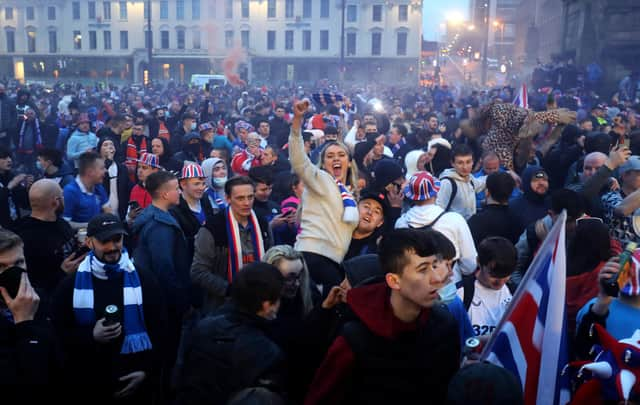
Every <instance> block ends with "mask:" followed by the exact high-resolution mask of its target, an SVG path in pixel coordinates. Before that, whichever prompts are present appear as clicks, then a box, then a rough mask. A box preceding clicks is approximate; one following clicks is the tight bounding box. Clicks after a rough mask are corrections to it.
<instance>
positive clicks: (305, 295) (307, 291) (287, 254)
mask: <svg viewBox="0 0 640 405" xmlns="http://www.w3.org/2000/svg"><path fill="white" fill-rule="evenodd" d="M282 260H291V261H294V260H300V262H302V271H301V272H300V296H301V297H302V313H303V314H304V315H305V316H306V315H307V314H308V313H309V312H311V310H312V309H313V300H312V298H311V281H310V278H309V269H308V268H307V263H306V262H305V260H304V256H303V255H302V253H301V252H298V251H297V250H295V249H294V248H292V247H291V246H289V245H276V246H273V247H272V248H271V249H269V250H267V251H266V252H265V254H264V257H263V258H262V261H263V262H265V263H269V264H272V265H274V266H276V267H278V263H280V262H281V261H282Z"/></svg>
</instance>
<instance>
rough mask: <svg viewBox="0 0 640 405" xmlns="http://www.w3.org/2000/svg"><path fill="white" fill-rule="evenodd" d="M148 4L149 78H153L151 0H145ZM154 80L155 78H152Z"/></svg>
mask: <svg viewBox="0 0 640 405" xmlns="http://www.w3.org/2000/svg"><path fill="white" fill-rule="evenodd" d="M145 1H146V4H147V38H148V40H147V44H146V45H147V70H148V71H149V78H150V79H152V78H153V73H152V72H153V70H152V66H153V61H152V60H153V33H152V31H151V0H145ZM152 80H153V79H152Z"/></svg>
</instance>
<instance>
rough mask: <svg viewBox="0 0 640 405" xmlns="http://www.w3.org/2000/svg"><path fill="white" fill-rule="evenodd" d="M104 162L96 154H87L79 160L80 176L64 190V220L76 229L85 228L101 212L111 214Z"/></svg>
mask: <svg viewBox="0 0 640 405" xmlns="http://www.w3.org/2000/svg"><path fill="white" fill-rule="evenodd" d="M104 174H105V168H104V160H103V159H102V158H101V157H99V156H98V154H96V153H95V152H86V153H83V154H82V155H80V157H79V159H78V176H76V179H75V181H73V182H71V183H69V184H67V185H66V186H65V188H64V201H65V204H64V213H63V216H64V219H65V220H67V221H68V222H69V223H70V224H71V226H72V227H73V228H75V229H79V228H85V227H86V226H87V223H89V221H90V220H91V218H93V217H95V216H96V215H98V214H99V213H101V212H111V207H110V206H109V198H108V197H107V193H106V191H105V190H104V187H103V186H102V181H103V179H104Z"/></svg>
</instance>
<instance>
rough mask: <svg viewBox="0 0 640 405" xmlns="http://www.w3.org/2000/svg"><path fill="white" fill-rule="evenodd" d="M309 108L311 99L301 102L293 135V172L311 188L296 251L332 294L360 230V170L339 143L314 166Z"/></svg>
mask: <svg viewBox="0 0 640 405" xmlns="http://www.w3.org/2000/svg"><path fill="white" fill-rule="evenodd" d="M308 108H309V102H308V101H307V100H305V101H301V102H298V103H296V105H295V107H294V109H293V112H294V118H293V122H292V123H291V132H290V134H289V159H290V161H291V167H292V168H293V171H294V172H295V173H296V174H297V175H298V176H299V177H300V178H301V179H302V181H303V182H304V184H305V190H304V193H303V194H302V204H301V206H302V214H301V217H300V227H301V231H300V234H299V235H298V239H297V241H296V245H295V248H296V250H298V251H300V252H302V253H303V255H304V258H305V261H306V262H307V266H308V267H309V272H310V273H311V278H313V280H314V281H315V282H316V284H318V285H322V286H323V287H324V291H325V292H328V291H329V289H330V288H331V287H332V286H334V285H338V284H340V282H341V281H342V280H343V278H344V274H343V272H342V270H341V268H340V263H341V262H342V260H343V258H344V255H345V254H346V253H347V250H348V249H349V243H350V242H351V234H352V233H353V230H354V229H355V228H356V227H357V226H358V219H359V218H358V208H357V205H356V204H357V202H356V198H355V196H354V195H357V169H356V167H355V163H354V162H353V161H352V159H351V157H350V156H349V149H348V147H347V146H345V145H344V144H342V143H339V142H330V143H328V144H325V145H324V147H323V149H322V152H321V154H320V160H319V164H318V166H314V165H313V163H312V162H311V160H310V159H309V157H308V156H307V155H306V153H305V152H304V144H303V140H302V135H301V132H300V128H301V125H302V120H303V116H304V114H305V112H306V111H307V109H308Z"/></svg>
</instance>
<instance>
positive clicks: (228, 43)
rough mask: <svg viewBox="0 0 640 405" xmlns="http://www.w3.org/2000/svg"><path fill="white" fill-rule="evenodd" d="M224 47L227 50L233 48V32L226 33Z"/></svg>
mask: <svg viewBox="0 0 640 405" xmlns="http://www.w3.org/2000/svg"><path fill="white" fill-rule="evenodd" d="M224 47H225V48H227V49H231V48H233V31H232V30H227V31H225V32H224Z"/></svg>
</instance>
